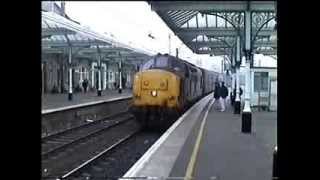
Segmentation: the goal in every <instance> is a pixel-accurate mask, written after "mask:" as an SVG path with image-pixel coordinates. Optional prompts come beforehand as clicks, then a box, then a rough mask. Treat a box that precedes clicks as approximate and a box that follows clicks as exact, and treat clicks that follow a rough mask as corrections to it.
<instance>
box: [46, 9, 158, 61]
mask: <svg viewBox="0 0 320 180" xmlns="http://www.w3.org/2000/svg"><path fill="white" fill-rule="evenodd" d="M41 24H42V35H41V37H42V52H43V53H63V54H67V52H68V49H69V48H70V47H72V49H73V54H74V55H75V56H77V57H84V58H89V59H93V60H95V59H97V54H98V52H99V53H100V55H101V57H102V60H116V59H118V58H121V59H123V60H126V61H128V62H130V63H132V64H140V63H141V62H143V61H145V60H148V59H149V58H150V56H152V53H150V52H148V51H146V50H143V49H138V48H134V47H131V46H130V45H127V44H125V43H122V42H119V41H117V40H115V39H114V38H112V37H108V36H107V35H104V34H103V35H102V34H99V33H97V32H95V31H93V30H91V29H90V28H88V27H84V26H82V25H80V24H78V23H76V22H74V21H71V20H69V19H66V18H64V17H62V16H60V15H57V14H55V13H52V12H44V11H42V21H41Z"/></svg>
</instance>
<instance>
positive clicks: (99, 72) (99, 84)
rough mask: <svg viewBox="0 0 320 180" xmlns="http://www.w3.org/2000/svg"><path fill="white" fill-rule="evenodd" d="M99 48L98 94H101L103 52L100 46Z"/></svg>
mask: <svg viewBox="0 0 320 180" xmlns="http://www.w3.org/2000/svg"><path fill="white" fill-rule="evenodd" d="M97 50H98V92H97V95H98V96H101V54H100V49H99V46H97Z"/></svg>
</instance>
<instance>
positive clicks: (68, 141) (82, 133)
mask: <svg viewBox="0 0 320 180" xmlns="http://www.w3.org/2000/svg"><path fill="white" fill-rule="evenodd" d="M130 118H132V115H131V114H129V113H128V112H124V113H122V114H117V115H113V116H110V117H107V118H103V119H101V120H98V121H94V122H91V123H88V124H84V125H82V126H79V127H76V128H72V129H69V130H66V131H63V132H60V133H57V134H54V135H51V136H48V137H44V138H42V139H41V141H42V143H41V149H42V152H41V156H42V158H48V156H50V155H52V154H54V153H57V152H59V151H63V149H65V148H67V147H69V146H71V145H73V144H76V143H80V142H81V141H85V140H86V139H88V138H90V137H93V136H95V135H97V134H99V133H101V132H103V131H105V130H106V129H108V128H112V127H113V126H117V125H119V124H121V123H124V122H126V121H127V120H129V119H130Z"/></svg>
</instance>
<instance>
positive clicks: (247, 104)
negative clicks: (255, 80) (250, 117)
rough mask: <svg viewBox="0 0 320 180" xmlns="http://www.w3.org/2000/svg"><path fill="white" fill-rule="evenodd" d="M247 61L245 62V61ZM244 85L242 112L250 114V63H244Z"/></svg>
mask: <svg viewBox="0 0 320 180" xmlns="http://www.w3.org/2000/svg"><path fill="white" fill-rule="evenodd" d="M246 61H247V60H246ZM245 72H246V73H245V77H246V84H245V94H244V100H245V102H244V109H243V111H244V112H251V109H250V96H251V94H250V93H251V72H250V61H247V62H246V71H245Z"/></svg>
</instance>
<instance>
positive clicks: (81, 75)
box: [79, 67, 84, 85]
mask: <svg viewBox="0 0 320 180" xmlns="http://www.w3.org/2000/svg"><path fill="white" fill-rule="evenodd" d="M83 73H84V72H83V68H82V67H81V68H80V81H79V83H80V85H81V83H82V81H83Z"/></svg>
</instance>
